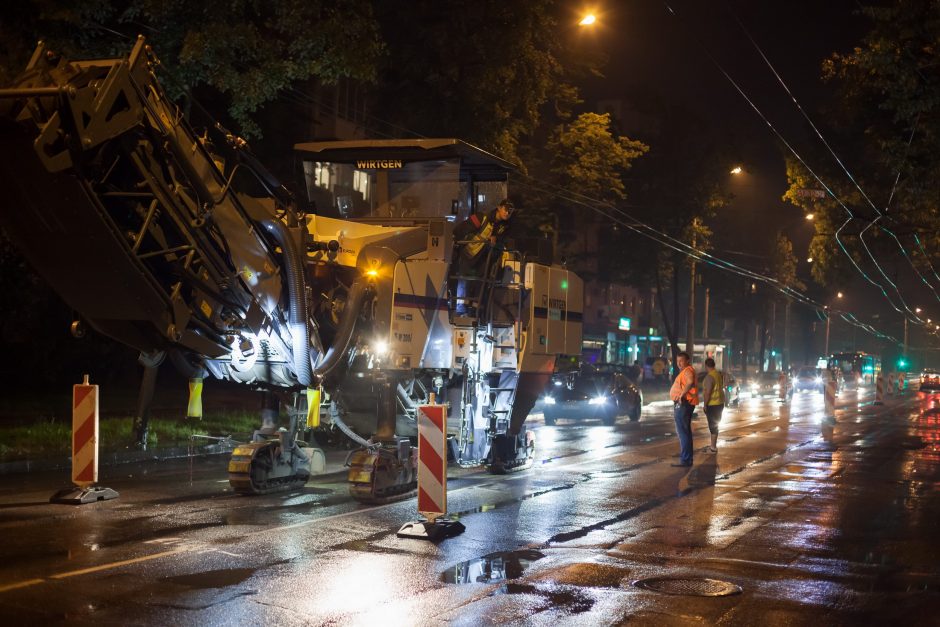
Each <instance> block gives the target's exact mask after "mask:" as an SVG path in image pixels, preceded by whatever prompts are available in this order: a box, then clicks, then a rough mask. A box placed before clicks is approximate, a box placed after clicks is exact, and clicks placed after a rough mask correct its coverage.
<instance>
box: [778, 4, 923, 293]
mask: <svg viewBox="0 0 940 627" xmlns="http://www.w3.org/2000/svg"><path fill="white" fill-rule="evenodd" d="M862 11H863V13H864V14H865V15H866V16H867V17H868V18H870V20H871V29H870V31H869V33H868V34H867V35H866V36H865V37H864V39H863V41H861V42H860V44H859V45H858V46H857V47H855V48H854V49H852V50H851V51H849V52H846V53H835V54H833V55H831V56H830V58H828V59H827V60H825V62H824V63H823V67H822V74H823V78H824V79H825V80H827V81H829V83H830V84H832V85H834V86H835V87H836V88H837V89H838V100H837V102H836V103H835V105H834V106H833V107H832V108H831V112H830V115H827V116H826V119H827V120H828V121H830V122H831V124H832V128H831V129H827V130H826V133H827V136H828V139H829V143H830V145H832V146H833V147H834V149H835V151H836V153H837V154H838V155H839V156H840V158H841V161H842V163H837V162H836V161H835V159H833V158H832V157H831V155H829V154H828V151H824V150H823V149H822V148H820V149H819V150H817V151H816V153H817V154H815V155H812V167H813V169H814V170H815V171H816V173H817V175H819V176H820V178H822V179H823V181H824V182H825V183H826V185H827V186H828V187H829V188H830V189H831V190H832V194H834V195H835V198H833V196H832V194H829V193H828V192H827V193H826V195H825V197H824V198H816V197H813V196H811V195H807V194H806V192H805V190H813V189H816V190H819V189H820V188H821V187H822V186H821V185H820V184H819V182H818V181H817V180H816V179H815V177H813V176H812V175H810V173H809V172H808V171H807V170H806V168H805V167H803V166H802V164H796V163H790V164H788V169H787V170H788V171H787V174H788V177H789V180H790V189H789V190H788V192H787V194H786V195H785V196H784V198H785V199H787V200H789V201H791V202H793V203H794V204H796V205H798V206H801V207H803V208H804V209H806V210H807V211H812V212H813V213H814V214H815V215H816V235H815V237H814V239H813V241H812V243H811V246H810V254H811V255H812V257H813V259H814V263H813V278H814V280H816V281H817V282H819V283H822V284H827V283H833V282H839V281H842V280H844V279H845V278H846V277H847V276H848V275H849V274H851V273H853V272H855V270H854V268H853V267H852V266H853V263H852V260H854V262H855V264H858V265H859V266H860V268H861V270H862V271H863V272H866V273H868V274H870V275H872V276H874V277H876V279H877V277H878V275H879V269H878V265H883V264H884V263H885V262H891V261H899V262H900V263H901V264H902V265H907V264H908V263H909V262H908V261H907V260H906V259H902V257H904V256H908V257H909V258H910V260H911V262H912V263H914V264H915V265H916V266H918V268H919V269H920V270H921V271H923V270H926V269H927V268H929V266H930V265H931V264H936V263H937V261H938V259H940V212H938V211H937V200H938V197H940V186H938V181H940V153H938V152H937V150H936V146H937V144H938V141H940V2H937V1H936V0H894V1H893V2H891V3H890V4H888V5H887V6H885V5H882V6H877V7H865V8H863V9H862ZM843 166H844V167H845V169H847V170H848V172H846V171H845V169H843ZM849 173H851V175H852V176H851V178H850V177H849V175H848V174H849ZM856 183H857V184H856ZM836 198H837V199H838V201H837V200H836ZM843 205H844V206H843ZM837 232H838V233H840V235H841V237H840V239H841V240H842V244H843V245H844V246H845V248H846V251H842V250H840V248H841V246H840V245H839V242H837V241H835V239H834V236H835V234H836V233H837ZM894 236H896V237H897V240H895V239H894ZM921 246H923V252H922V251H921ZM866 247H867V248H868V249H869V250H871V252H872V255H871V256H869V254H868V251H867V250H866ZM850 257H851V259H850Z"/></svg>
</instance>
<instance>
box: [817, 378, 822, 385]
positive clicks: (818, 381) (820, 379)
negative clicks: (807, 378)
mask: <svg viewBox="0 0 940 627" xmlns="http://www.w3.org/2000/svg"><path fill="white" fill-rule="evenodd" d="M820 383H822V377H816V384H817V385H819V384H820Z"/></svg>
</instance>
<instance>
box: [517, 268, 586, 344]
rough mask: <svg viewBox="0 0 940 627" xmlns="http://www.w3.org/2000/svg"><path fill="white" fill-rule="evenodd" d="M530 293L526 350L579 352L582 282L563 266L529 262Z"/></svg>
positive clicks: (526, 270)
mask: <svg viewBox="0 0 940 627" xmlns="http://www.w3.org/2000/svg"><path fill="white" fill-rule="evenodd" d="M525 287H526V289H529V290H531V293H530V297H529V315H530V317H529V328H528V337H527V339H526V352H527V353H530V354H543V355H578V354H580V353H581V321H582V318H583V312H582V311H581V309H582V303H583V302H584V283H583V282H582V281H581V279H580V278H579V277H578V276H577V275H576V274H574V273H573V272H569V271H568V270H566V269H565V268H561V267H558V266H551V267H549V266H543V265H540V264H535V263H530V264H527V265H526V268H525Z"/></svg>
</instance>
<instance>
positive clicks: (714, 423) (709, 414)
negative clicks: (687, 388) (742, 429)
mask: <svg viewBox="0 0 940 627" xmlns="http://www.w3.org/2000/svg"><path fill="white" fill-rule="evenodd" d="M705 369H706V374H705V378H704V379H703V380H702V404H703V405H704V406H705V418H707V419H708V431H709V433H711V436H712V443H711V446H709V447H708V450H709V452H711V453H717V452H718V423H719V422H721V414H722V412H723V411H724V409H725V381H724V377H723V376H722V374H721V372H720V371H718V370H717V369H716V368H715V360H714V359H712V358H711V357H709V358H708V359H706V360H705Z"/></svg>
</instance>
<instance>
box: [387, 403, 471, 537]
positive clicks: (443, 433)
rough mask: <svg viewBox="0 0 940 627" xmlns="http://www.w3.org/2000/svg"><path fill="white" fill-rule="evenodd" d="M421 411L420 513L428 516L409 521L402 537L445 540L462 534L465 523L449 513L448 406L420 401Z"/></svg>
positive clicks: (419, 460)
mask: <svg viewBox="0 0 940 627" xmlns="http://www.w3.org/2000/svg"><path fill="white" fill-rule="evenodd" d="M417 414H418V416H417V417H418V513H419V514H421V515H422V516H424V517H425V519H426V520H419V521H414V522H408V523H405V524H404V525H402V527H401V529H399V530H398V534H397V535H398V537H399V538H418V539H422V540H431V541H437V540H443V539H444V538H449V537H452V536H456V535H458V534H461V533H463V532H464V530H465V529H466V528H465V527H464V526H463V523H461V522H459V521H456V520H450V519H447V518H444V516H445V515H446V514H447V406H446V405H435V404H434V397H433V396H432V397H431V399H430V404H429V405H420V406H418V408H417Z"/></svg>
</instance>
